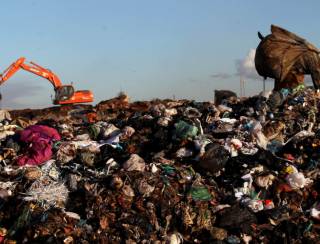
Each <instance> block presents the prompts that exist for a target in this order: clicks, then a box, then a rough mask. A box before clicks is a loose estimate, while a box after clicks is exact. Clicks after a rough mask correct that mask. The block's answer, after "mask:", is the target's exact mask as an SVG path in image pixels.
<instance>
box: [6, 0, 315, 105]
mask: <svg viewBox="0 0 320 244" xmlns="http://www.w3.org/2000/svg"><path fill="white" fill-rule="evenodd" d="M319 7H320V2H319V1H316V0H314V1H270V0H269V1H254V0H252V1H239V0H234V1H226V0H221V1H219V0H161V1H160V0H159V1H151V0H127V1H121V0H118V1H108V0H54V1H52V0H10V1H2V2H1V6H0V9H1V15H0V23H1V34H2V35H1V36H2V39H1V45H0V72H2V71H3V70H5V68H7V67H8V66H9V65H10V64H11V63H12V62H13V61H15V60H16V59H17V58H18V57H20V56H25V57H26V58H27V60H28V61H34V62H36V63H38V64H40V65H41V66H44V67H47V68H49V69H51V70H52V71H54V72H55V73H56V74H57V75H58V76H59V77H60V79H61V80H62V82H63V83H64V84H68V83H70V82H74V86H75V88H76V89H90V90H92V91H93V92H94V95H95V103H96V102H99V101H101V100H105V99H110V98H112V97H114V96H116V95H117V94H118V92H120V91H125V92H126V93H128V95H129V96H130V97H131V98H132V100H148V99H153V98H172V97H175V98H187V99H195V100H197V101H205V100H211V99H213V91H214V90H215V89H231V90H233V91H235V92H237V93H239V89H240V85H239V80H240V75H242V76H243V78H244V80H245V87H246V95H253V94H256V93H258V92H260V91H261V90H262V79H261V78H260V77H259V76H258V75H257V74H256V71H255V68H254V64H253V62H252V61H253V58H254V52H255V48H256V47H257V45H258V43H259V39H258V37H257V31H258V30H259V31H261V32H262V33H263V34H264V35H267V34H269V33H270V25H271V24H276V25H279V26H281V27H284V28H286V29H288V30H290V31H293V32H295V33H297V34H298V35H301V36H302V37H304V38H306V39H307V40H309V41H310V42H312V43H314V44H315V45H316V46H318V47H319V46H320V45H319V44H320V27H319V23H320V15H319V10H320V8H319ZM272 87H273V82H270V81H269V82H267V88H268V89H272ZM0 90H1V93H2V96H3V100H2V102H1V106H2V108H27V107H33V108H35V107H46V106H51V94H53V89H52V86H51V84H50V83H49V82H48V81H47V80H45V79H43V78H39V77H37V76H35V75H33V74H31V73H28V72H26V71H24V70H20V71H19V72H18V73H17V74H16V75H15V76H13V77H12V78H11V79H10V80H8V81H7V82H6V83H5V84H3V85H2V86H1V87H0Z"/></svg>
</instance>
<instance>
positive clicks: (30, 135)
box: [17, 125, 61, 166]
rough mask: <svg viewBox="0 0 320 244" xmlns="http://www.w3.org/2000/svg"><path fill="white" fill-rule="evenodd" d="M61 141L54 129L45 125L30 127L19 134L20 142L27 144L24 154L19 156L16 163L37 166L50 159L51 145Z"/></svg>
mask: <svg viewBox="0 0 320 244" xmlns="http://www.w3.org/2000/svg"><path fill="white" fill-rule="evenodd" d="M59 140H61V137H60V135H59V133H58V131H57V130H56V129H53V128H51V127H48V126H45V125H31V126H29V127H27V128H26V129H25V130H23V131H22V132H21V133H20V141H21V142H24V143H26V144H28V148H27V150H26V153H25V154H23V155H21V156H19V157H18V159H17V163H18V165H20V166H23V165H26V164H28V165H39V164H42V163H44V162H45V161H48V160H49V159H51V157H52V143H53V142H54V141H59Z"/></svg>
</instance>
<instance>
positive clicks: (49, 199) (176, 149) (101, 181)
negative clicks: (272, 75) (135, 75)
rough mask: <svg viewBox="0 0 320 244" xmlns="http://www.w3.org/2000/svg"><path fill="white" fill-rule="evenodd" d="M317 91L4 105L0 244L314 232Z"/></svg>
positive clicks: (201, 239) (319, 154) (318, 208)
mask: <svg viewBox="0 0 320 244" xmlns="http://www.w3.org/2000/svg"><path fill="white" fill-rule="evenodd" d="M319 102H320V95H318V93H316V92H315V91H314V90H313V89H311V88H304V89H300V90H297V91H291V90H286V89H283V90H281V92H273V93H272V94H262V95H257V96H253V97H249V98H241V99H240V98H237V97H236V96H235V95H232V94H231V95H230V92H229V93H228V92H223V91H222V92H221V93H219V92H218V91H217V94H216V99H215V102H213V101H212V102H195V101H188V100H152V101H149V102H134V103H130V102H129V99H128V97H126V96H125V95H121V96H119V97H118V98H114V99H111V100H108V101H104V102H101V103H100V104H98V105H97V106H95V107H92V106H91V107H90V106H89V107H88V106H87V107H86V106H73V107H68V108H66V107H60V108H52V109H46V110H24V111H10V112H7V111H4V110H2V111H1V112H0V121H1V126H0V130H1V131H0V139H1V149H0V150H1V151H0V160H1V161H0V162H1V163H0V243H43V242H46V243H109V242H113V243H172V244H178V243H230V244H235V243H282V242H285V243H291V242H294V243H315V242H319V241H320V236H319V233H320V231H319V229H320V196H319V193H320V192H319V191H320V190H319V189H320V181H319V177H320V171H319V160H320V126H319V120H318V116H317V115H318V108H319V105H320V103H319Z"/></svg>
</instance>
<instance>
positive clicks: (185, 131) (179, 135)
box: [174, 120, 198, 139]
mask: <svg viewBox="0 0 320 244" xmlns="http://www.w3.org/2000/svg"><path fill="white" fill-rule="evenodd" d="M174 127H175V135H174V137H175V139H188V138H194V137H196V136H197V134H198V128H197V127H196V126H194V125H190V124H188V123H187V122H185V121H183V120H180V121H179V122H177V123H175V124H174Z"/></svg>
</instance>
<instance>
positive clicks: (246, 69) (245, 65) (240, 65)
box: [236, 49, 262, 80]
mask: <svg viewBox="0 0 320 244" xmlns="http://www.w3.org/2000/svg"><path fill="white" fill-rule="evenodd" d="M255 54H256V50H255V49H250V50H249V52H248V54H247V56H246V57H245V58H244V59H239V60H236V69H237V75H238V76H241V77H242V78H243V79H251V80H261V79H262V77H261V76H259V74H258V73H257V71H256V67H255V64H254V57H255Z"/></svg>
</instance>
